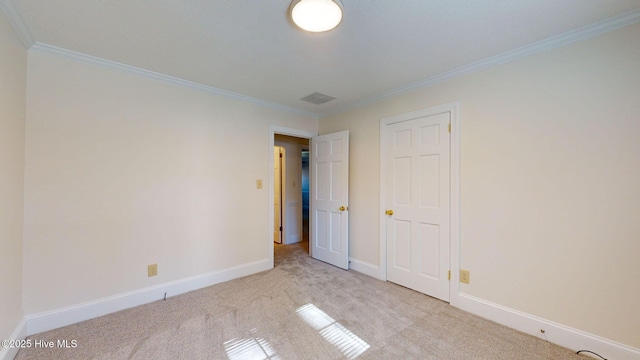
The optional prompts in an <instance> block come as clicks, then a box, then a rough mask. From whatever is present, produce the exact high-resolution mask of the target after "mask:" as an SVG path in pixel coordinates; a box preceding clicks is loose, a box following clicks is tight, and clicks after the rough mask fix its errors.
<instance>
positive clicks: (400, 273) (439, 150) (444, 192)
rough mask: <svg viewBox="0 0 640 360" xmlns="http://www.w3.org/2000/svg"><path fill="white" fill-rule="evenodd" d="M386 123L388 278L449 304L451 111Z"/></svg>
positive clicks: (417, 114) (383, 125)
mask: <svg viewBox="0 0 640 360" xmlns="http://www.w3.org/2000/svg"><path fill="white" fill-rule="evenodd" d="M383 120H384V121H383V123H381V137H382V139H381V141H382V142H383V146H382V149H383V152H382V154H381V161H382V162H383V165H382V166H381V168H382V169H384V172H385V173H384V174H381V179H382V181H383V184H382V186H384V191H383V193H384V196H383V198H382V199H381V201H382V204H383V206H384V208H385V212H386V211H387V210H389V214H385V215H384V216H385V218H384V220H383V228H384V234H385V235H386V272H387V273H386V277H387V279H388V280H389V281H392V282H395V283H398V284H400V285H403V286H406V287H409V288H411V289H414V290H417V291H420V292H422V293H425V294H427V295H430V296H433V297H436V298H439V299H442V300H445V301H449V294H450V289H449V286H450V284H449V279H448V275H449V274H448V273H449V269H450V239H451V237H450V223H451V216H450V215H451V213H450V136H449V124H450V121H451V112H450V111H440V112H438V111H435V112H434V111H431V110H425V111H420V112H414V113H410V114H404V115H399V116H396V117H393V118H389V119H383ZM391 212H392V213H391Z"/></svg>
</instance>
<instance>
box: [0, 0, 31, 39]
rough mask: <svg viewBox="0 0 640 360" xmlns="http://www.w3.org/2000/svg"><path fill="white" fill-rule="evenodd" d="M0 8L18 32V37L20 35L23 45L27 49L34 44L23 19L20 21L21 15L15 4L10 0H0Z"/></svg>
mask: <svg viewBox="0 0 640 360" xmlns="http://www.w3.org/2000/svg"><path fill="white" fill-rule="evenodd" d="M0 9H2V12H4V14H5V15H6V16H7V19H8V20H9V23H10V24H11V26H12V27H13V30H14V31H15V32H16V33H17V34H18V37H20V40H22V43H23V44H24V46H25V47H26V48H27V49H29V48H30V47H31V46H32V45H33V44H34V41H33V37H31V32H29V29H28V28H27V26H26V25H25V24H24V21H22V17H21V16H20V14H19V13H18V10H16V8H15V6H13V3H12V2H11V0H0Z"/></svg>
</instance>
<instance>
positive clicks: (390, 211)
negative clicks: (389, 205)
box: [384, 209, 393, 215]
mask: <svg viewBox="0 0 640 360" xmlns="http://www.w3.org/2000/svg"><path fill="white" fill-rule="evenodd" d="M384 213H385V214H387V215H393V210H391V209H389V210H387V211H385V212H384Z"/></svg>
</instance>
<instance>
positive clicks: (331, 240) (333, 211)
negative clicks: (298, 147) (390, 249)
mask: <svg viewBox="0 0 640 360" xmlns="http://www.w3.org/2000/svg"><path fill="white" fill-rule="evenodd" d="M310 156H311V160H310V169H309V170H310V173H311V179H312V181H311V189H310V190H311V191H310V194H309V195H310V200H311V211H310V213H311V224H310V225H311V231H310V237H311V238H310V248H311V256H312V257H314V258H315V259H318V260H321V261H324V262H327V263H329V264H331V265H335V266H337V267H340V268H343V269H348V268H349V131H340V132H337V133H333V134H326V135H320V136H316V137H314V138H312V139H311V155H310Z"/></svg>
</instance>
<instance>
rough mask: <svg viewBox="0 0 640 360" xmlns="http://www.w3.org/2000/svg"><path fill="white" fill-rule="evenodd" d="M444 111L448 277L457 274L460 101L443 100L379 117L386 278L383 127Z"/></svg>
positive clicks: (382, 270)
mask: <svg viewBox="0 0 640 360" xmlns="http://www.w3.org/2000/svg"><path fill="white" fill-rule="evenodd" d="M444 112H448V113H450V114H451V117H450V122H451V133H450V135H449V136H450V143H449V146H450V154H449V172H450V174H449V176H450V177H449V186H450V188H449V189H450V194H449V202H450V209H449V211H450V219H449V221H450V222H449V226H450V229H449V230H450V231H449V243H450V249H449V258H450V259H449V268H450V269H451V279H457V278H458V269H459V268H460V127H461V126H460V102H451V103H447V104H442V105H437V106H433V107H429V108H426V109H421V110H417V111H412V112H409V113H403V114H399V115H395V116H391V117H386V118H382V119H380V154H379V163H380V210H379V211H380V212H379V214H380V230H379V231H380V249H379V253H380V259H379V264H380V266H379V270H378V276H377V277H378V278H379V279H381V280H387V237H386V226H385V223H386V215H384V211H385V207H384V199H386V176H385V174H386V169H385V166H384V165H385V162H384V160H383V156H384V154H386V153H387V145H386V142H385V141H384V139H385V136H384V134H385V129H386V126H387V125H390V124H393V123H396V122H400V121H406V120H408V119H412V118H414V119H415V118H419V117H424V116H429V115H435V114H439V113H444ZM459 287H460V284H459V283H458V282H457V281H450V282H449V303H450V304H451V305H454V306H457V303H458V291H459Z"/></svg>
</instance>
